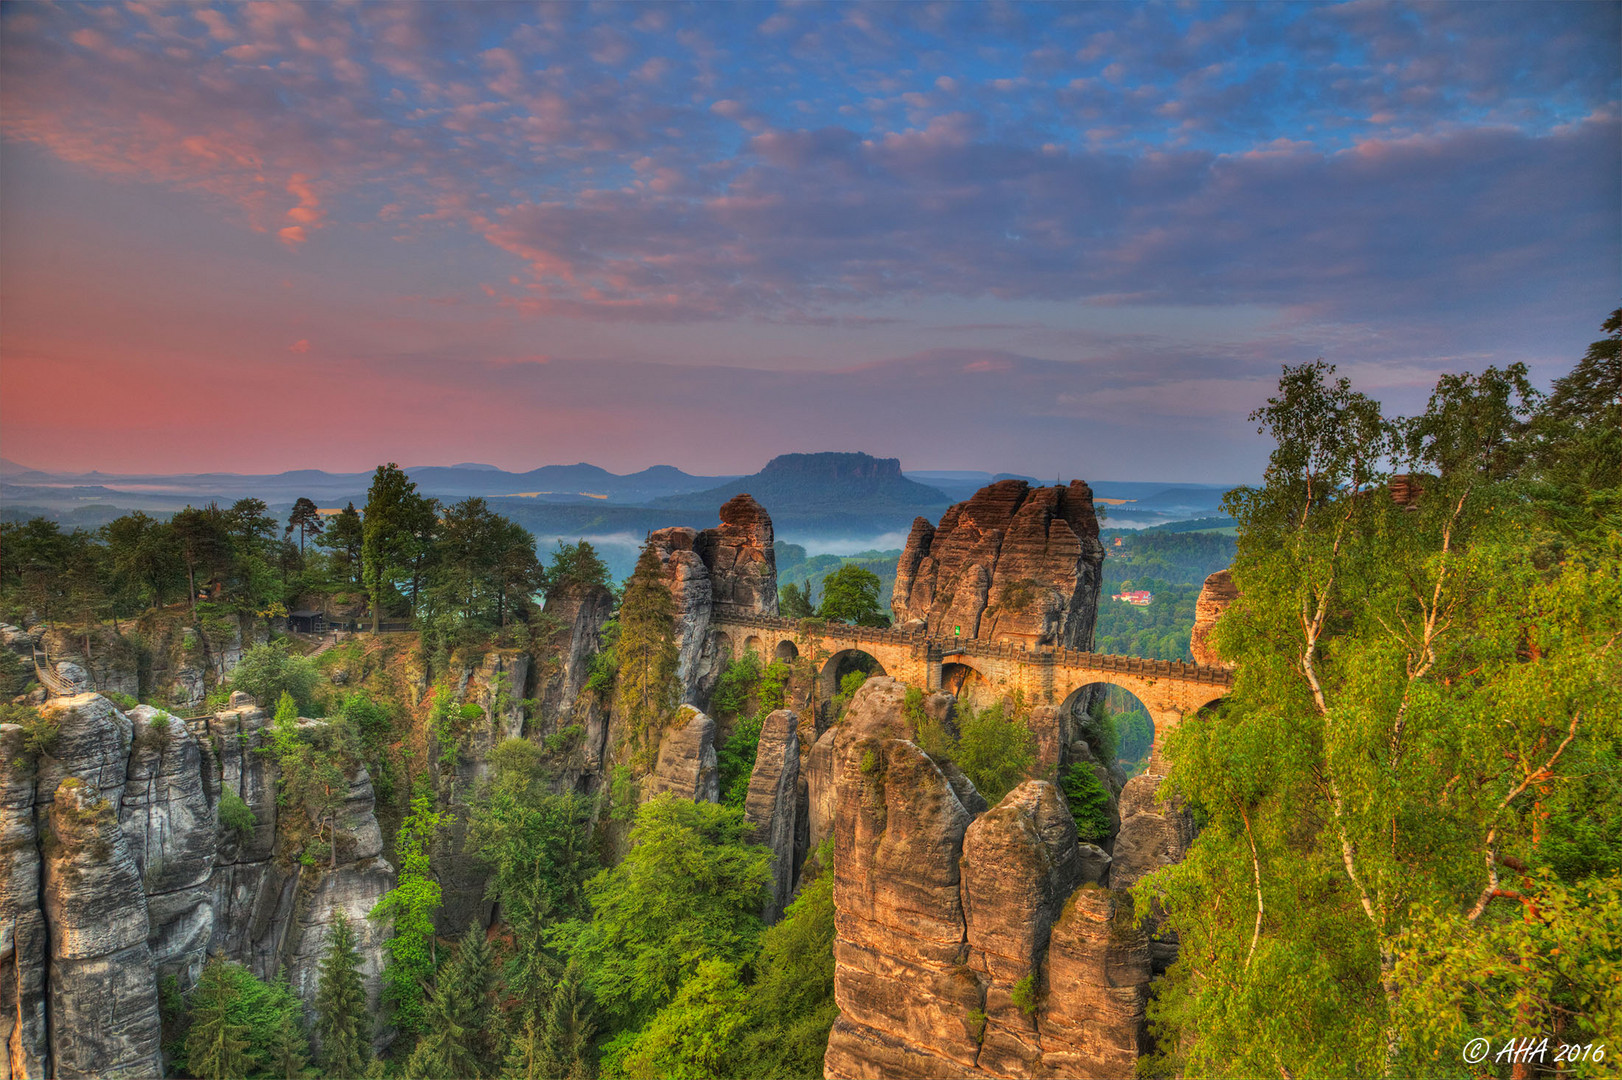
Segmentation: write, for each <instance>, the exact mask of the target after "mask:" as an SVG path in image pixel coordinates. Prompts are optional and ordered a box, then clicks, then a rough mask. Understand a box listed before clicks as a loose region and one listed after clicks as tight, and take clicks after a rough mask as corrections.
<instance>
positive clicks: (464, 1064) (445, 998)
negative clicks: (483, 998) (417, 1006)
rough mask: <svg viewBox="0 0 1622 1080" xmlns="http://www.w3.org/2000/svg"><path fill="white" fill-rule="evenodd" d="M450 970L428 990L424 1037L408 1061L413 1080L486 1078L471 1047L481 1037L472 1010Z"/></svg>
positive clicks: (409, 1074) (409, 1075)
mask: <svg viewBox="0 0 1622 1080" xmlns="http://www.w3.org/2000/svg"><path fill="white" fill-rule="evenodd" d="M451 975H452V973H451V972H450V971H447V972H446V977H445V978H444V979H441V980H440V982H439V983H438V984H437V985H434V986H430V987H429V988H428V994H427V1001H426V1003H425V1006H426V1007H425V1008H424V1010H423V1011H424V1021H425V1023H424V1025H423V1032H422V1036H421V1037H420V1038H418V1039H417V1046H416V1049H414V1050H413V1051H412V1052H411V1059H410V1060H409V1061H407V1062H406V1068H405V1074H406V1076H407V1077H409V1078H410V1080H472V1078H476V1077H480V1076H483V1075H484V1074H483V1072H481V1071H480V1068H479V1059H478V1056H477V1055H476V1054H474V1052H473V1050H472V1049H471V1048H470V1044H471V1042H472V1041H473V1039H474V1038H475V1037H476V1036H477V1035H478V1032H477V1031H475V1030H474V1029H473V1028H472V1026H471V1024H470V1015H469V1014H470V1013H471V1012H472V1009H471V1008H470V1007H469V1003H468V1002H466V1001H464V1000H462V999H461V998H460V997H459V995H458V994H457V991H456V986H455V982H456V980H455V979H454V978H452V977H451Z"/></svg>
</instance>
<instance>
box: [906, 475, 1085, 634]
mask: <svg viewBox="0 0 1622 1080" xmlns="http://www.w3.org/2000/svg"><path fill="white" fill-rule="evenodd" d="M1103 561H1104V546H1103V544H1101V543H1100V542H1099V540H1098V517H1097V515H1096V514H1095V513H1094V511H1093V492H1092V489H1091V488H1089V487H1088V486H1087V485H1086V484H1085V483H1083V482H1082V481H1080V480H1072V481H1071V482H1070V484H1069V485H1068V486H1065V487H1039V488H1032V487H1031V486H1030V485H1029V484H1027V483H1026V482H1025V481H1023V480H999V481H997V482H996V483H995V484H990V485H987V486H986V487H983V488H981V489H980V490H979V491H977V492H976V493H975V494H974V497H973V498H971V499H969V500H968V501H967V502H961V503H958V504H956V505H955V506H953V507H952V508H951V509H949V510H947V511H946V513H945V514H944V515H942V517H941V520H940V524H939V525H938V526H933V525H931V524H930V523H929V521H928V520H927V519H925V518H918V519H917V520H915V521H914V522H913V523H912V532H911V534H910V535H908V537H907V546H906V547H905V548H904V549H903V550H902V552H901V558H900V559H899V560H898V561H897V563H896V584H895V592H894V595H893V598H892V599H891V601H890V607H891V609H892V610H893V611H894V613H895V623H896V625H897V626H898V627H901V628H904V629H919V630H926V631H927V632H928V633H929V634H930V635H931V636H937V637H960V638H978V639H981V640H986V641H1007V642H1013V643H1019V644H1024V645H1027V646H1032V647H1034V646H1039V645H1041V646H1056V647H1059V648H1066V649H1080V650H1087V649H1090V648H1091V647H1092V640H1093V625H1094V623H1095V621H1096V619H1097V616H1098V593H1099V585H1100V573H1099V569H1100V567H1101V566H1102V565H1103Z"/></svg>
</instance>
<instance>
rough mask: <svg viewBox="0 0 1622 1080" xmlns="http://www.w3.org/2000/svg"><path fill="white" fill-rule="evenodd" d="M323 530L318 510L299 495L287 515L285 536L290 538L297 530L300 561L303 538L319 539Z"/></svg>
mask: <svg viewBox="0 0 1622 1080" xmlns="http://www.w3.org/2000/svg"><path fill="white" fill-rule="evenodd" d="M350 507H351V508H353V507H354V504H353V503H351V504H350ZM323 528H324V523H323V521H322V518H321V511H320V509H319V508H318V507H317V506H316V505H315V503H313V502H311V501H310V500H309V499H307V498H305V497H304V496H302V495H300V496H299V498H298V501H297V502H295V503H293V509H292V510H290V511H289V512H288V514H287V532H286V535H287V536H292V535H293V530H294V529H297V530H298V553H299V558H300V559H302V558H304V540H305V538H306V537H310V536H314V537H320V535H321V530H322V529H323Z"/></svg>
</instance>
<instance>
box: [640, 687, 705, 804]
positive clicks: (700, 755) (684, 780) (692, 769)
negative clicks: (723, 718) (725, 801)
mask: <svg viewBox="0 0 1622 1080" xmlns="http://www.w3.org/2000/svg"><path fill="white" fill-rule="evenodd" d="M683 719H685V721H686V722H685V723H682V720H683ZM677 723H678V724H679V725H680V726H678V727H675V728H672V729H671V730H669V731H666V732H665V733H664V737H663V738H662V739H661V740H660V741H659V761H658V764H657V765H655V766H654V770H653V773H652V775H650V776H649V777H648V778H647V780H646V781H645V782H644V783H643V785H642V795H643V798H644V799H651V798H653V797H655V796H656V795H663V794H665V793H666V792H670V793H673V794H675V795H677V796H679V797H680V798H683V799H691V800H693V801H694V802H716V801H717V800H719V799H720V797H721V773H720V770H719V768H718V767H717V764H716V756H715V721H714V720H711V719H710V718H709V717H708V716H705V715H704V714H703V713H701V712H699V711H698V710H697V709H695V708H693V707H691V706H684V707H683V708H682V709H681V711H680V713H679V714H678V716H677Z"/></svg>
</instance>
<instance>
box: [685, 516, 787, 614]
mask: <svg viewBox="0 0 1622 1080" xmlns="http://www.w3.org/2000/svg"><path fill="white" fill-rule="evenodd" d="M774 539H775V537H774V536H773V534H772V518H771V515H770V514H768V513H766V509H765V507H763V506H761V505H760V504H759V503H758V502H756V501H755V500H754V497H753V496H750V495H738V496H736V497H734V498H732V499H729V500H728V501H727V502H726V503H725V504H724V505H723V506H722V507H721V525H720V527H719V528H715V529H705V530H704V531H703V532H701V533H699V534H698V536H697V538H696V541H695V543H694V550H695V551H697V552H698V555H699V557H700V558H701V559H703V560H704V566H705V568H706V569H707V570H708V571H709V575H710V600H711V603H712V604H713V605H714V610H715V613H716V614H718V615H731V614H752V615H776V614H777V556H776V553H775V552H774V550H773V547H772V544H773V541H774Z"/></svg>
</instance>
